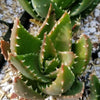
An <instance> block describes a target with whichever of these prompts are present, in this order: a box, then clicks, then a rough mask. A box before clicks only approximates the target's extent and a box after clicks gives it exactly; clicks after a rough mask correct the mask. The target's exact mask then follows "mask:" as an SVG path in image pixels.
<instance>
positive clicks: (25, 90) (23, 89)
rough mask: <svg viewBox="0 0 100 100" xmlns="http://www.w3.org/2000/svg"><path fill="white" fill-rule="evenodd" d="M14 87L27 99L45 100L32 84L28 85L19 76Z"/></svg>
mask: <svg viewBox="0 0 100 100" xmlns="http://www.w3.org/2000/svg"><path fill="white" fill-rule="evenodd" d="M14 89H15V92H16V93H17V95H18V96H20V97H22V98H25V99H30V100H31V99H33V100H44V99H43V97H42V96H41V95H39V94H38V93H36V92H35V91H34V90H33V89H32V87H31V86H27V85H26V84H25V83H24V82H23V81H22V79H20V78H19V77H16V78H15V83H14Z"/></svg>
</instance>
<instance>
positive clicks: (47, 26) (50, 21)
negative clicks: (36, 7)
mask: <svg viewBox="0 0 100 100" xmlns="http://www.w3.org/2000/svg"><path fill="white" fill-rule="evenodd" d="M54 24H55V13H54V11H53V7H52V4H50V7H49V10H48V14H47V16H46V18H45V21H44V23H43V24H42V26H41V28H40V30H39V35H38V38H41V39H43V36H44V33H45V32H46V33H47V34H48V33H49V32H50V30H51V29H52V27H53V26H54Z"/></svg>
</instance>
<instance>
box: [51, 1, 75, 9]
mask: <svg viewBox="0 0 100 100" xmlns="http://www.w3.org/2000/svg"><path fill="white" fill-rule="evenodd" d="M51 1H52V2H54V3H56V5H57V6H58V7H60V9H64V8H68V7H69V6H71V5H72V4H73V3H74V2H75V1H76V0H51Z"/></svg>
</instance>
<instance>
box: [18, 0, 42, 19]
mask: <svg viewBox="0 0 100 100" xmlns="http://www.w3.org/2000/svg"><path fill="white" fill-rule="evenodd" d="M18 1H19V3H20V4H21V6H22V7H23V8H24V9H25V10H26V11H27V12H28V13H29V14H30V15H31V16H32V17H34V18H35V19H37V20H41V18H40V17H39V16H38V15H37V13H36V12H35V11H34V8H33V7H32V6H31V1H29V0H18Z"/></svg>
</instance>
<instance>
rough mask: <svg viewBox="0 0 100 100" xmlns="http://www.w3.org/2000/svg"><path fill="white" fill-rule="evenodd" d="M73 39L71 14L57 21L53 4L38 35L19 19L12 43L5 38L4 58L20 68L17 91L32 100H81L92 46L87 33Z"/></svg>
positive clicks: (17, 71)
mask: <svg viewBox="0 0 100 100" xmlns="http://www.w3.org/2000/svg"><path fill="white" fill-rule="evenodd" d="M23 1H25V0H23ZM33 1H35V0H33ZM37 1H39V0H37ZM48 1H49V0H48ZM70 1H71V0H70ZM26 2H27V0H26ZM55 2H56V1H55ZM72 40H73V37H72V25H71V20H70V15H69V14H68V13H67V12H64V14H63V15H62V16H61V18H60V19H59V20H58V21H56V18H55V13H54V11H53V9H52V6H51V5H50V8H49V11H48V14H47V17H46V19H45V21H44V23H43V25H42V26H41V28H40V30H39V31H38V34H37V35H36V36H34V35H32V34H30V33H29V32H28V31H27V30H26V29H25V28H24V27H23V26H22V25H21V23H20V21H19V19H16V20H15V21H14V26H13V29H12V34H11V39H10V44H9V43H8V42H5V41H3V40H2V41H1V50H2V53H3V55H4V57H5V58H6V59H7V60H8V62H9V63H10V64H11V66H13V68H15V69H16V76H14V77H15V79H14V88H15V92H16V94H17V95H18V96H20V97H21V98H25V99H29V100H30V99H32V100H33V99H35V100H41V99H44V97H46V96H60V97H62V100H66V98H67V99H68V100H69V99H70V98H72V99H73V98H74V100H75V99H76V100H77V98H79V97H80V96H81V95H82V93H83V91H84V84H83V82H81V81H79V80H78V77H79V76H80V75H81V74H82V73H83V72H84V70H85V69H86V66H87V64H88V63H89V59H90V56H91V48H92V46H91V41H90V39H89V38H88V36H86V35H85V34H82V35H81V36H80V38H79V39H78V40H75V41H74V42H72ZM60 97H59V98H60Z"/></svg>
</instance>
